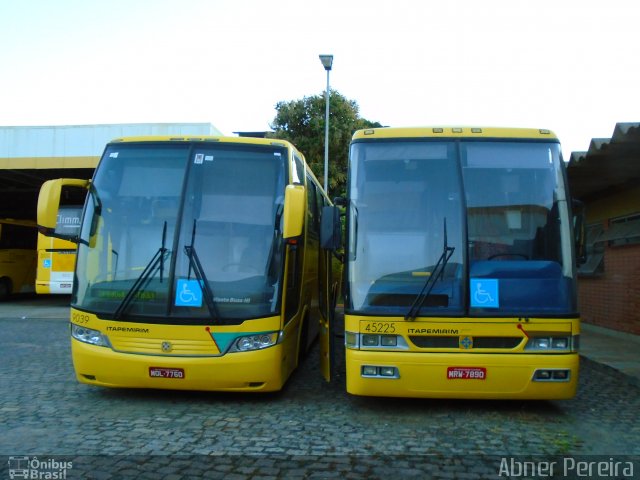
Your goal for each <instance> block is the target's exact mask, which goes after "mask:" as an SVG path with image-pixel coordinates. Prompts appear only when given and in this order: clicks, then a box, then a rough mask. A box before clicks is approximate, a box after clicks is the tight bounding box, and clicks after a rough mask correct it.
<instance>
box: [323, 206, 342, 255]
mask: <svg viewBox="0 0 640 480" xmlns="http://www.w3.org/2000/svg"><path fill="white" fill-rule="evenodd" d="M341 243H342V230H341V228H340V209H339V208H338V207H335V206H326V207H322V218H321V220H320V245H321V246H322V248H324V249H326V250H332V251H335V250H337V249H338V248H340V247H341Z"/></svg>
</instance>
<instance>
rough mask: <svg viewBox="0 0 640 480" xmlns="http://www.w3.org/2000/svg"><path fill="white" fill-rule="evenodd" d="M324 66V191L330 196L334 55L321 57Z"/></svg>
mask: <svg viewBox="0 0 640 480" xmlns="http://www.w3.org/2000/svg"><path fill="white" fill-rule="evenodd" d="M320 61H321V62H322V66H323V67H324V69H325V70H326V71H327V90H326V91H325V95H324V97H325V104H326V106H325V114H324V191H325V192H326V193H327V195H328V194H329V97H330V95H331V94H330V92H329V72H330V71H331V65H333V55H320Z"/></svg>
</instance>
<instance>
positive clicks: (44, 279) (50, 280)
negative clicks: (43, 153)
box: [35, 188, 86, 294]
mask: <svg viewBox="0 0 640 480" xmlns="http://www.w3.org/2000/svg"><path fill="white" fill-rule="evenodd" d="M76 189H77V190H80V189H79V188H76ZM82 190H84V192H86V188H82ZM45 191H46V188H45ZM78 201H79V202H80V203H77V204H75V205H62V206H60V209H59V211H58V216H57V219H56V231H57V232H59V233H62V234H63V235H70V236H72V237H75V236H77V235H78V231H79V229H80V216H81V214H82V207H83V205H84V199H83V198H82V196H81V197H80V199H79V200H78ZM37 250H38V267H37V270H36V279H35V283H36V293H44V294H51V293H54V294H55V293H57V294H71V287H72V286H73V267H74V266H75V261H76V244H75V243H73V242H71V241H69V240H63V239H61V238H57V237H48V236H46V235H43V234H42V233H38V244H37Z"/></svg>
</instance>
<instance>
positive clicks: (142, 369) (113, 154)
mask: <svg viewBox="0 0 640 480" xmlns="http://www.w3.org/2000/svg"><path fill="white" fill-rule="evenodd" d="M70 182H71V180H65V179H60V180H57V181H53V182H50V183H49V184H48V185H47V189H46V191H44V192H43V193H42V194H41V195H40V202H39V205H38V224H39V228H40V230H41V231H43V232H45V233H47V234H49V235H53V236H58V237H61V238H67V239H69V238H70V236H68V235H66V236H65V235H62V234H60V233H56V215H57V213H58V212H57V208H58V206H59V205H60V201H59V200H60V192H61V190H62V189H63V188H64V187H65V185H68V184H69V183H70ZM86 187H87V189H88V195H87V200H86V204H85V208H84V212H83V217H82V222H81V226H80V230H79V234H78V236H77V237H76V238H73V239H74V240H75V242H76V243H77V244H78V251H77V261H76V268H75V279H74V286H73V294H72V298H71V344H72V357H73V364H74V368H75V372H76V376H77V378H78V380H79V381H80V382H83V383H87V384H91V385H98V386H104V387H133V388H137V387H140V388H163V389H184V390H187V389H188V390H221V391H222V390H224V391H254V392H264V391H273V390H278V389H280V388H282V386H283V385H284V383H285V381H286V380H287V378H288V377H289V376H290V374H291V372H292V371H293V370H294V369H295V367H296V366H297V365H298V363H299V362H300V360H301V359H302V358H303V356H304V353H305V352H306V350H307V348H308V347H309V345H310V344H311V342H312V341H313V340H314V338H315V337H316V336H317V335H318V333H319V336H320V354H321V357H322V361H321V364H322V372H323V375H324V376H325V378H326V379H327V380H328V379H329V376H330V365H329V362H330V356H331V355H330V353H331V352H330V339H331V322H330V319H331V312H330V310H331V306H332V302H331V301H330V298H329V297H330V292H331V291H332V289H333V286H332V282H331V262H330V259H331V254H330V252H327V251H325V250H322V249H321V248H320V247H319V229H320V212H321V210H322V207H323V206H325V205H330V202H329V201H328V199H327V196H326V195H325V193H324V192H323V191H322V189H321V188H320V186H319V184H318V182H317V180H316V179H315V177H314V176H313V174H312V173H311V171H310V169H309V168H308V167H307V165H306V163H305V161H304V157H303V156H302V154H301V153H300V152H298V151H297V150H296V149H295V148H294V147H293V145H291V144H290V143H288V142H285V141H279V140H270V139H249V138H231V137H196V138H168V137H141V138H122V139H117V140H114V141H112V142H110V143H109V144H108V145H107V146H106V149H105V152H104V154H103V156H102V158H101V160H100V162H99V164H98V166H97V168H96V171H95V174H94V177H93V179H92V180H91V181H90V182H86ZM71 238H72V237H71Z"/></svg>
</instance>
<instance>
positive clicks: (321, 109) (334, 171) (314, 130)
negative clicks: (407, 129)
mask: <svg viewBox="0 0 640 480" xmlns="http://www.w3.org/2000/svg"><path fill="white" fill-rule="evenodd" d="M276 112H277V113H276V116H275V118H274V119H273V122H272V123H271V125H270V126H271V129H272V130H273V133H272V134H270V136H271V137H273V138H281V139H283V140H288V141H290V142H291V143H293V144H294V145H295V146H296V147H297V148H298V149H299V150H300V151H301V152H302V153H303V154H304V156H305V158H306V160H307V163H308V164H309V165H310V166H311V169H312V171H313V173H314V174H315V176H316V177H317V178H318V181H319V182H320V183H321V184H322V183H323V182H324V129H325V97H324V94H320V95H313V96H310V97H304V98H302V99H301V100H291V101H289V102H286V101H282V102H278V103H277V104H276ZM381 126H382V125H380V124H379V123H378V122H371V121H369V120H366V119H364V118H361V117H360V115H359V112H358V104H357V103H356V102H355V101H354V100H348V99H347V98H345V97H344V96H342V95H341V94H340V93H338V92H337V91H335V90H331V94H330V97H329V192H330V194H331V196H337V195H345V192H346V182H347V159H348V156H349V143H350V142H351V136H352V135H353V132H355V131H356V130H358V129H361V128H373V127H381Z"/></svg>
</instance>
